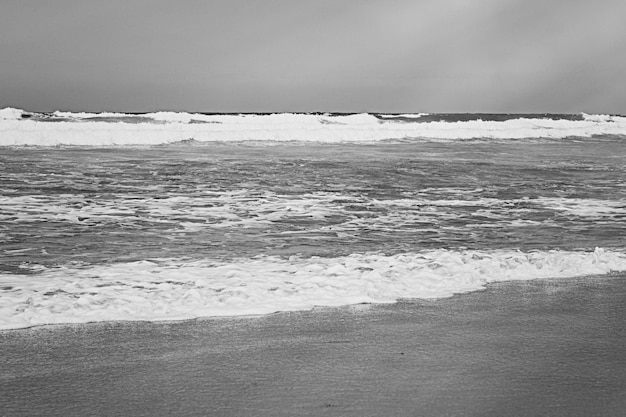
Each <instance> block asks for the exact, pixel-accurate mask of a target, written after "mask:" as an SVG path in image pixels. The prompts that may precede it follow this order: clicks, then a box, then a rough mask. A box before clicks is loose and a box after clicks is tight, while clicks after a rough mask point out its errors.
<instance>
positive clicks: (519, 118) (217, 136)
mask: <svg viewBox="0 0 626 417" xmlns="http://www.w3.org/2000/svg"><path fill="white" fill-rule="evenodd" d="M599 135H617V136H626V117H622V116H610V115H588V114H579V115H467V114H465V115H429V114H425V113H418V114H397V115H392V114H367V113H363V114H330V113H319V114H317V113H306V114H304V113H299V114H296V113H274V114H202V113H177V112H156V113H145V114H127V113H70V112H60V111H56V112H53V113H30V112H26V111H24V110H19V109H12V108H5V109H2V110H0V146H26V145H31V146H57V145H79V146H117V145H158V144H168V143H176V142H181V141H186V140H189V139H193V140H194V141H196V142H199V143H201V142H239V141H259V142H285V141H290V142H294V141H295V142H318V143H345V142H376V141H383V140H407V139H409V140H467V139H477V138H485V139H523V138H547V139H559V138H567V137H592V136H599Z"/></svg>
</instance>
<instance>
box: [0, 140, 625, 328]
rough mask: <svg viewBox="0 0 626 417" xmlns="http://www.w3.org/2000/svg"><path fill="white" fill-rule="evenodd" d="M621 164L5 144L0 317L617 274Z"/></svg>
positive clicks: (498, 153)
mask: <svg viewBox="0 0 626 417" xmlns="http://www.w3.org/2000/svg"><path fill="white" fill-rule="evenodd" d="M625 160H626V146H624V143H623V139H622V138H619V137H612V136H604V137H594V138H582V139H575V138H570V139H558V140H540V139H537V140H535V139H533V140H530V139H528V140H471V141H455V142H436V141H404V142H397V141H396V142H382V143H376V144H373V143H361V144H355V143H352V144H315V143H306V144H305V143H288V144H284V143H283V144H281V143H278V142H274V143H256V142H242V143H238V144H225V143H211V144H204V145H199V144H192V145H191V146H185V145H181V144H179V145H166V146H153V147H147V146H146V147H112V148H93V147H90V148H88V147H57V148H2V153H0V175H1V178H2V181H1V182H0V191H1V192H0V268H1V270H3V271H4V273H3V274H0V284H1V285H0V292H2V299H1V300H0V321H4V323H0V324H1V325H2V326H3V328H14V327H27V326H29V325H33V324H41V323H58V322H76V321H93V320H116V319H123V318H128V319H163V318H166V317H171V318H172V319H177V318H192V317H197V316H198V315H224V314H228V315H231V314H251V313H261V312H272V311H276V310H293V309H302V308H310V307H311V306H313V305H338V304H350V303H357V302H390V301H393V300H395V299H399V298H406V297H426V298H428V297H437V296H449V295H451V294H453V293H457V292H465V291H469V290H473V289H478V288H481V287H482V286H483V285H484V284H485V283H487V282H491V281H497V280H504V279H522V278H524V277H526V279H528V278H540V277H551V276H575V275H585V274H603V273H607V272H610V271H612V270H624V269H626V255H625V254H626V252H625V251H626V247H625V246H624V237H625V236H626V221H624V220H625V219H626V182H625V178H626V164H624V161H625ZM597 247H599V248H603V249H602V250H599V251H596V250H595V248H597ZM303 274H304V275H303ZM181 300H182V301H181ZM269 300H271V302H270V301H269ZM266 301H268V302H267V303H266ZM16 312H17V313H16ZM18 316H19V318H18Z"/></svg>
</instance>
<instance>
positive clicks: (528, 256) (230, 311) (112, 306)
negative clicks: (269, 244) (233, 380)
mask: <svg viewBox="0 0 626 417" xmlns="http://www.w3.org/2000/svg"><path fill="white" fill-rule="evenodd" d="M625 270H626V254H624V253H620V252H612V251H605V250H602V249H596V250H595V251H594V252H582V251H580V252H577V251H569V252H564V251H563V252H560V251H549V252H531V253H523V252H519V251H514V250H494V251H464V252H457V251H448V250H434V251H427V252H419V253H406V254H399V255H391V256H387V255H384V254H353V255H350V256H344V257H337V258H317V257H314V258H298V257H292V258H290V259H284V258H278V257H268V256H261V257H255V258H250V259H240V260H235V261H232V262H213V261H211V260H187V261H185V260H181V259H179V260H175V259H170V260H163V259H161V260H151V261H141V262H133V263H121V264H112V265H96V266H80V265H75V266H64V267H58V268H53V269H45V268H39V273H36V274H33V275H12V274H0V293H1V297H0V329H14V328H23V327H29V326H34V325H41V324H51V323H85V322H93V321H107V320H153V321H160V320H180V319H191V318H196V317H207V316H226V315H228V316H230V315H249V314H265V313H271V312H275V311H289V310H302V309H310V308H312V307H314V306H338V305H348V304H355V303H391V302H394V301H396V300H398V299H407V298H441V297H449V296H451V295H453V294H457V293H463V292H468V291H474V290H478V289H481V288H484V286H485V284H487V283H490V282H495V281H508V280H530V279H537V278H549V277H573V276H583V275H592V274H606V273H609V272H611V271H625Z"/></svg>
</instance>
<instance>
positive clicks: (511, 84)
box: [0, 0, 626, 114]
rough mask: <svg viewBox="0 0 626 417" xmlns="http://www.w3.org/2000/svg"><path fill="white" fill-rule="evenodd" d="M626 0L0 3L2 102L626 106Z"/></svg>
mask: <svg viewBox="0 0 626 417" xmlns="http://www.w3.org/2000/svg"><path fill="white" fill-rule="evenodd" d="M625 16H626V1H624V0H594V1H591V0H588V1H580V0H369V1H368V0H311V1H301V0H248V1H244V0H176V1H172V0H107V1H100V0H97V1H89V0H54V1H52V0H0V108H3V107H7V106H11V107H19V108H24V109H27V110H33V111H51V110H57V109H59V110H71V111H78V110H84V111H105V110H106V111H127V112H128V111H134V112H145V111H154V110H175V111H181V110H184V111H217V112H220V111H223V112H231V111H235V112H236V111H246V112H253V111H346V112H361V111H382V112H580V111H585V112H590V113H591V112H595V113H620V114H624V113H626V88H625V84H626V82H625V78H626V24H624V18H625Z"/></svg>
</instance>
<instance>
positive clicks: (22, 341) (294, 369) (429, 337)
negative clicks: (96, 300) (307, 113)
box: [0, 276, 626, 417]
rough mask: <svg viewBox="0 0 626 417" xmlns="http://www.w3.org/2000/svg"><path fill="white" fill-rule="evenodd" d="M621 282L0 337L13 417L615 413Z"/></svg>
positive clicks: (1, 398)
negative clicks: (392, 303) (248, 316)
mask: <svg viewBox="0 0 626 417" xmlns="http://www.w3.org/2000/svg"><path fill="white" fill-rule="evenodd" d="M625 297H626V280H625V279H624V276H614V277H605V278H586V279H575V280H574V279H571V280H539V281H532V282H520V283H502V284H497V285H493V286H490V287H489V288H488V290H487V291H480V292H474V293H471V294H463V295H461V296H457V297H453V298H448V299H443V300H432V301H426V300H421V301H415V302H402V303H399V304H394V305H382V306H381V305H379V306H355V307H343V308H335V309H320V310H314V311H308V312H295V313H294V312H292V313H280V314H275V315H269V316H262V317H256V318H239V319H210V320H195V321H185V322H179V323H172V322H170V323H138V322H127V323H101V324H90V325H76V326H51V327H38V328H34V329H26V330H22V331H19V332H0V353H1V355H0V369H2V372H0V410H1V411H3V412H4V413H5V414H6V415H12V416H87V415H136V416H142V415H145V416H169V415H198V416H200V415H212V416H253V415H271V416H295V415H313V416H319V415H332V416H364V415H372V416H374V415H394V416H413V415H437V416H440V415H447V416H467V415H476V416H528V415H550V416H568V417H572V416H584V417H586V416H621V415H623V410H624V406H626V403H625V402H624V395H623V394H624V392H625V390H626V354H625V351H624V349H623V347H624V343H626V327H625V326H624V322H625V318H626V310H625V306H626V304H625V303H624V299H625Z"/></svg>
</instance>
